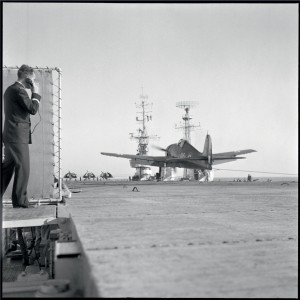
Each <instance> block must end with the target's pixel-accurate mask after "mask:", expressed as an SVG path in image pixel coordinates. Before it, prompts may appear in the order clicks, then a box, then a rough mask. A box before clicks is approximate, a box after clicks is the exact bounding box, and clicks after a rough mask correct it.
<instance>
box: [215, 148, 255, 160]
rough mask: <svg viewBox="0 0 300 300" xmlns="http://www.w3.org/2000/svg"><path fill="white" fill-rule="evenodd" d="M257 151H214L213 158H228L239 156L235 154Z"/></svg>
mask: <svg viewBox="0 0 300 300" xmlns="http://www.w3.org/2000/svg"><path fill="white" fill-rule="evenodd" d="M252 152H257V151H256V150H252V149H246V150H238V151H231V152H222V153H214V154H213V158H214V159H230V158H235V159H237V158H239V157H236V155H242V154H247V153H252Z"/></svg>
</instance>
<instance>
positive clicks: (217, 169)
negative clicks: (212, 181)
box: [213, 168, 298, 176]
mask: <svg viewBox="0 0 300 300" xmlns="http://www.w3.org/2000/svg"><path fill="white" fill-rule="evenodd" d="M213 169H214V170H216V171H240V172H253V173H266V174H277V175H290V176H298V174H290V173H275V172H264V171H250V170H233V169H219V168H213Z"/></svg>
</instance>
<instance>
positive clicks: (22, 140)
mask: <svg viewBox="0 0 300 300" xmlns="http://www.w3.org/2000/svg"><path fill="white" fill-rule="evenodd" d="M34 80H35V74H34V71H33V68H31V67H29V66H27V65H22V66H21V67H20V69H19V70H18V80H17V81H16V82H15V83H14V84H12V85H11V86H9V87H8V88H7V89H6V91H5V93H4V113H5V121H4V130H3V134H2V141H3V143H4V160H3V161H2V174H1V175H2V176H1V178H2V180H1V181H2V182H1V198H2V197H3V194H4V193H5V191H6V189H7V187H8V185H9V183H10V181H11V179H12V176H13V174H14V183H13V188H12V195H11V198H12V205H13V207H14V208H28V207H29V201H28V196H27V185H28V179H29V172H30V160H29V146H28V144H31V143H32V142H31V122H30V115H35V114H36V113H37V111H38V108H39V104H40V100H41V96H40V95H39V91H38V86H37V85H36V84H35V82H34ZM26 89H31V98H30V97H29V96H28V93H27V91H26ZM17 232H18V240H19V244H20V246H21V251H22V254H23V259H24V260H23V264H24V265H25V266H26V265H29V258H28V253H27V247H26V244H25V242H24V239H23V233H22V228H17Z"/></svg>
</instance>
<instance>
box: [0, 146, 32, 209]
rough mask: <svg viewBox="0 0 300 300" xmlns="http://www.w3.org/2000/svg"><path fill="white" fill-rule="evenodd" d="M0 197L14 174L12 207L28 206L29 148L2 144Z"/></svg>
mask: <svg viewBox="0 0 300 300" xmlns="http://www.w3.org/2000/svg"><path fill="white" fill-rule="evenodd" d="M4 146H5V148H4V156H5V157H4V161H3V162H2V186H1V196H3V194H4V193H5V191H6V189H7V186H8V185H9V182H10V180H11V178H12V176H13V173H14V172H15V176H14V183H13V189H12V205H13V207H18V206H24V205H25V206H28V204H29V202H28V196H27V185H28V179H29V172H30V161H29V146H28V144H23V143H4Z"/></svg>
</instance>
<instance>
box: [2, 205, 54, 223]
mask: <svg viewBox="0 0 300 300" xmlns="http://www.w3.org/2000/svg"><path fill="white" fill-rule="evenodd" d="M56 209H57V207H56V205H41V206H37V207H32V208H13V207H3V221H2V228H16V227H34V226H42V225H48V224H53V223H54V222H55V220H56Z"/></svg>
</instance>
